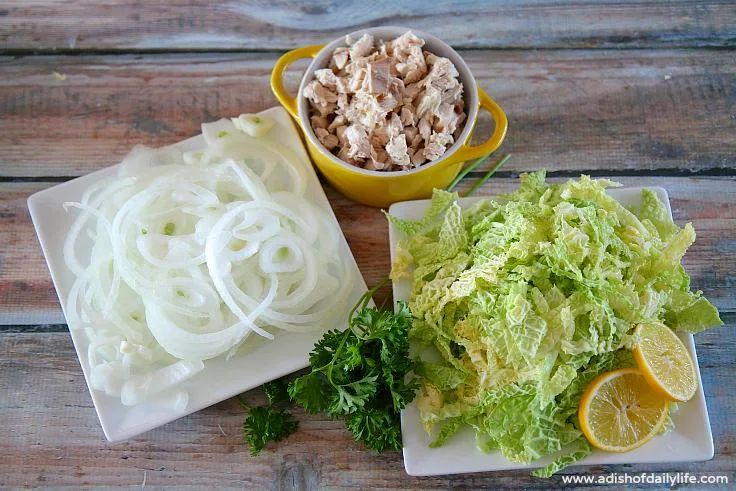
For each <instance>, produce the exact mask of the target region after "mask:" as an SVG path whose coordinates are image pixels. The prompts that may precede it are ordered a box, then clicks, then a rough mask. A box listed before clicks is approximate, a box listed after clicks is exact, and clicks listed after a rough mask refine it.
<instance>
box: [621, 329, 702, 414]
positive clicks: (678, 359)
mask: <svg viewBox="0 0 736 491" xmlns="http://www.w3.org/2000/svg"><path fill="white" fill-rule="evenodd" d="M635 336H636V338H637V344H636V346H634V349H633V350H632V352H633V355H634V359H635V360H636V364H637V366H638V367H639V369H640V370H641V372H642V374H643V375H644V378H645V379H646V380H647V382H649V385H651V386H652V389H654V390H655V391H657V392H658V393H659V394H661V395H662V396H663V397H665V398H667V399H668V400H670V401H676V402H684V401H687V400H689V399H690V398H692V397H693V396H694V395H695V391H696V390H698V380H697V377H696V374H695V363H693V360H692V359H691V358H690V354H689V353H688V352H687V348H686V347H685V344H684V343H683V342H682V341H681V340H680V338H678V337H677V335H676V334H675V333H674V332H672V329H670V328H669V327H667V326H665V325H664V324H659V323H657V324H639V326H638V327H637V328H636V332H635Z"/></svg>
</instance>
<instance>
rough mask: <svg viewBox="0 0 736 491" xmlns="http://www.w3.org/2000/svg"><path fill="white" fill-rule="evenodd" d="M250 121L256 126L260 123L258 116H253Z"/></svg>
mask: <svg viewBox="0 0 736 491" xmlns="http://www.w3.org/2000/svg"><path fill="white" fill-rule="evenodd" d="M251 121H253V122H254V123H255V124H258V123H260V122H261V118H259V117H258V116H253V118H251Z"/></svg>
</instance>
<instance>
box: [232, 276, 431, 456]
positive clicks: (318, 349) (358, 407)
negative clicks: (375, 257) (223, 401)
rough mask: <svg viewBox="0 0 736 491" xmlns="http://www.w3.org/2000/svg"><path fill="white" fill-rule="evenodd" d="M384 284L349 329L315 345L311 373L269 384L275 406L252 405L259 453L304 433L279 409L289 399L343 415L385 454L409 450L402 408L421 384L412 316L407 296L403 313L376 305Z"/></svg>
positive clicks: (249, 432)
mask: <svg viewBox="0 0 736 491" xmlns="http://www.w3.org/2000/svg"><path fill="white" fill-rule="evenodd" d="M384 283H385V282H384ZM384 283H381V284H379V285H378V286H376V287H375V288H373V289H372V290H369V291H368V292H366V293H365V294H364V295H363V296H362V297H361V298H360V300H359V301H358V303H357V304H356V305H355V307H354V308H353V310H352V311H351V312H350V316H349V318H350V321H349V325H348V328H347V329H346V330H345V331H340V330H337V329H334V330H331V331H328V332H326V333H325V334H324V335H323V336H322V339H320V340H319V341H318V342H317V343H316V344H315V345H314V348H313V350H312V352H311V353H310V354H309V365H310V369H311V370H310V372H309V373H307V374H305V375H302V376H301V377H298V378H296V379H294V380H293V381H292V382H291V383H289V384H288V390H287V384H286V383H285V382H284V381H282V380H276V381H274V382H269V383H267V384H264V386H263V390H264V392H265V393H266V396H267V397H268V400H269V403H268V405H267V406H261V407H254V408H249V414H248V418H247V419H246V420H245V424H244V425H243V430H244V436H245V441H246V443H248V445H250V447H251V454H252V455H258V453H260V452H261V450H263V448H265V446H266V445H267V444H268V443H269V442H277V441H279V440H282V439H284V438H286V437H287V436H289V435H291V434H292V433H293V432H294V431H296V429H297V421H296V420H295V419H294V418H293V416H292V415H291V413H289V412H288V411H287V410H286V409H284V408H283V407H279V406H283V405H285V404H286V403H288V402H289V401H292V402H294V403H296V404H298V405H300V406H302V407H303V408H304V410H305V411H306V412H308V413H312V414H315V413H326V414H327V415H328V416H330V417H331V418H333V419H342V420H343V421H344V422H345V426H346V427H347V429H348V430H350V432H351V433H352V434H353V438H354V439H355V440H357V441H361V442H363V443H365V444H366V445H367V446H368V447H370V448H371V449H373V450H375V451H377V452H383V451H384V450H400V449H401V421H400V412H401V410H402V409H403V408H404V407H405V406H406V405H407V404H408V403H409V402H411V401H412V399H413V398H414V393H415V392H416V390H417V388H418V383H417V381H416V378H415V376H414V374H413V372H412V369H413V362H412V360H411V359H410V358H409V336H408V333H409V328H410V327H411V324H412V315H411V312H410V311H409V307H408V306H407V305H406V303H404V302H399V303H398V305H397V311H396V313H393V312H390V311H388V310H379V309H375V308H372V307H368V302H369V301H370V299H371V297H372V296H373V294H374V293H375V292H376V290H377V289H378V288H380V287H381V286H383V284H384ZM241 403H242V404H243V405H244V406H246V407H247V405H246V404H245V403H244V402H243V401H241Z"/></svg>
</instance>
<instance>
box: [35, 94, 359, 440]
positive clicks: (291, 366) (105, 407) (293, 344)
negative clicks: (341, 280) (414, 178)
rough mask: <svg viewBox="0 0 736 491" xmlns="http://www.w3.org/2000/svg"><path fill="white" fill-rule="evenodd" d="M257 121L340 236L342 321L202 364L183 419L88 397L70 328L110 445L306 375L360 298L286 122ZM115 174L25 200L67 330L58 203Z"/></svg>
mask: <svg viewBox="0 0 736 491" xmlns="http://www.w3.org/2000/svg"><path fill="white" fill-rule="evenodd" d="M260 114H261V115H262V116H264V117H268V118H273V119H274V120H276V125H275V126H274V128H273V129H272V130H271V131H270V132H269V133H268V134H267V136H266V137H267V138H269V139H270V140H271V141H272V142H273V143H278V144H279V145H285V146H287V147H288V148H289V149H291V150H292V151H294V152H296V153H297V155H299V156H300V157H301V159H300V162H299V163H295V164H297V165H299V164H300V165H304V166H305V170H306V175H307V176H308V184H307V198H308V199H310V200H311V201H312V202H313V203H315V204H317V205H318V206H320V207H321V208H322V209H323V210H325V211H326V212H328V213H329V215H330V216H331V217H332V222H333V224H334V226H335V228H336V229H337V230H338V231H339V237H340V242H341V244H340V248H339V250H340V253H341V254H342V255H343V257H344V260H345V261H347V264H348V266H349V267H351V268H352V269H353V272H352V273H353V274H352V277H353V278H354V282H353V284H351V285H343V286H344V287H345V288H350V289H351V290H352V291H351V294H350V296H349V298H348V301H347V306H346V309H345V310H346V315H345V318H343V319H341V320H340V322H339V323H338V324H337V325H332V326H323V327H321V328H319V329H317V330H316V331H313V332H309V333H289V332H280V333H278V334H276V339H275V340H273V341H270V342H262V343H260V344H258V346H257V347H255V348H253V349H251V350H247V348H245V346H244V347H243V350H241V352H240V353H238V354H237V355H236V356H234V357H233V358H231V359H230V360H228V361H225V360H224V358H223V357H222V356H220V357H218V358H215V359H212V360H208V361H206V362H205V368H204V370H203V371H202V372H200V373H199V374H197V375H196V376H194V377H193V378H191V379H190V380H188V381H186V382H184V383H183V384H182V386H181V387H182V388H183V389H186V390H188V391H189V405H188V406H187V410H186V412H185V413H177V412H174V411H172V410H171V409H168V408H165V407H159V406H154V405H152V404H140V405H138V406H134V407H127V406H123V405H122V404H121V403H120V399H119V398H114V397H110V396H107V395H105V393H104V392H100V391H96V390H93V389H92V388H91V387H90V384H89V365H88V363H87V346H88V344H89V343H88V341H87V336H86V335H85V333H84V331H83V330H79V329H74V328H75V327H77V326H73V325H70V326H69V327H70V332H71V336H72V341H73V343H74V348H75V349H76V351H77V356H78V357H79V363H80V365H81V366H82V371H83V372H84V377H85V379H86V380H87V386H88V388H89V390H90V394H91V395H92V401H93V403H94V406H95V409H96V411H97V416H98V417H99V418H100V423H101V425H102V429H103V431H104V433H105V436H106V437H107V439H108V440H110V441H111V442H112V441H119V440H124V439H127V438H131V437H133V436H135V435H138V434H140V433H143V432H145V431H148V430H150V429H153V428H156V427H158V426H161V425H163V424H165V423H168V422H170V421H173V420H175V419H178V418H180V417H182V416H185V415H187V414H191V413H193V412H195V411H199V410H200V409H203V408H205V407H208V406H211V405H212V404H215V403H217V402H220V401H223V400H225V399H228V398H230V397H233V396H235V395H237V394H240V393H241V392H245V391H246V390H248V389H251V388H253V387H257V386H259V385H261V384H263V383H264V382H268V381H269V380H273V379H275V378H278V377H281V376H283V375H286V374H288V373H291V372H294V371H296V370H299V369H301V368H304V367H306V366H307V365H308V363H309V362H308V360H309V352H310V351H311V349H312V346H313V345H314V343H315V342H316V341H318V340H319V339H320V338H321V337H322V334H323V333H324V332H325V331H327V330H329V329H334V328H339V329H344V327H345V326H346V321H347V310H349V308H350V306H351V305H353V304H354V303H355V302H357V301H358V298H360V296H361V295H362V294H363V293H364V292H365V291H366V286H365V282H364V281H363V277H362V276H361V275H360V271H359V270H358V266H357V264H356V263H355V259H354V258H353V255H352V253H351V252H350V248H349V247H348V244H347V241H346V240H345V237H344V235H343V234H342V231H341V230H340V225H339V224H338V222H337V219H336V218H335V215H334V213H333V211H332V208H331V207H330V204H329V202H328V201H327V197H326V196H325V193H324V191H323V189H322V186H321V185H320V183H319V180H318V179H317V174H316V172H315V171H314V168H313V167H312V165H311V164H310V161H309V158H308V157H307V154H306V152H305V151H304V147H303V146H302V143H301V140H300V138H299V135H298V133H297V132H296V129H295V128H294V124H293V122H292V121H291V118H290V117H289V115H288V114H287V113H286V111H284V110H283V109H282V108H280V107H275V108H271V109H268V110H266V111H264V112H262V113H260ZM203 141H204V138H203V137H202V136H201V135H198V136H195V137H193V138H189V139H188V140H184V141H182V142H179V143H177V144H175V145H173V146H174V147H176V148H178V149H180V150H182V151H188V150H193V149H196V148H198V147H201V146H202V145H203ZM116 168H117V166H112V167H108V168H106V169H102V170H100V171H97V172H93V173H91V174H88V175H86V176H83V177H80V178H78V179H74V180H71V181H68V182H65V183H63V184H59V185H58V186H54V187H52V188H49V189H45V190H43V191H40V192H38V193H36V194H34V195H33V196H31V197H30V198H28V209H29V210H30V212H31V218H32V219H33V225H34V227H35V228H36V233H37V234H38V239H39V241H40V243H41V248H42V249H43V253H44V256H45V257H46V262H47V264H48V266H49V271H50V272H51V277H52V279H53V282H54V287H55V288H56V293H57V295H58V296H59V301H60V302H61V308H62V310H63V311H64V316H65V317H66V319H67V322H68V321H69V316H68V315H67V305H66V300H67V298H68V296H69V290H70V288H71V286H72V283H73V282H74V276H73V275H72V273H71V271H69V269H68V268H67V267H66V266H65V264H64V257H63V250H62V249H63V248H62V245H63V243H64V239H65V237H66V234H67V231H68V230H69V228H70V227H71V224H72V222H73V221H74V219H75V217H76V213H75V212H73V211H72V212H70V213H67V212H65V211H64V209H63V208H62V203H64V202H65V201H79V200H80V198H81V196H82V193H83V192H84V190H85V189H87V187H88V186H90V185H91V184H93V183H95V182H97V181H99V180H100V179H104V178H106V177H108V176H110V175H112V174H113V173H114V172H115V171H116ZM246 345H247V343H246ZM242 351H247V352H242Z"/></svg>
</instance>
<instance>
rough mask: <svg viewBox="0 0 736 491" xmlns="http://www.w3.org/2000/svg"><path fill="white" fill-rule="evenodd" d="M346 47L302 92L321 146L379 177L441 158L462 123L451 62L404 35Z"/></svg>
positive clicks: (364, 39)
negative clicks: (381, 173) (378, 173)
mask: <svg viewBox="0 0 736 491" xmlns="http://www.w3.org/2000/svg"><path fill="white" fill-rule="evenodd" d="M345 42H346V45H347V46H341V47H338V48H335V50H334V51H333V52H332V57H331V59H330V62H329V64H328V68H324V69H321V70H317V71H315V72H314V80H312V81H311V82H309V83H308V84H307V85H306V86H305V87H304V90H303V91H302V96H303V97H305V98H306V99H308V101H309V106H310V108H311V112H310V122H311V125H312V128H313V130H314V133H315V135H316V136H317V139H318V140H319V141H320V143H322V145H324V147H325V148H326V149H327V150H329V151H331V152H333V153H334V154H335V155H336V156H337V157H338V158H340V159H342V160H344V161H346V162H348V163H349V164H351V165H355V166H359V167H363V168H364V169H368V170H375V171H382V172H390V171H397V170H408V169H413V168H415V167H418V166H420V165H422V164H424V163H426V162H428V161H432V160H436V159H438V158H440V157H442V155H444V153H445V152H446V151H447V148H449V147H450V146H451V145H452V144H453V143H454V142H455V139H456V138H458V137H459V136H460V134H461V132H462V129H463V123H464V122H465V119H466V114H465V102H464V100H463V85H462V84H461V83H460V81H459V80H458V77H459V75H458V71H457V69H456V67H455V66H454V65H453V63H452V62H451V61H450V60H449V59H448V58H444V57H440V56H436V55H435V54H433V53H430V52H429V51H426V50H424V49H423V48H424V44H425V43H424V40H423V39H421V38H419V37H417V36H416V35H415V34H414V33H412V32H411V31H409V32H406V33H404V34H402V35H401V36H399V37H397V38H396V39H393V40H391V41H384V40H380V39H379V40H376V39H374V38H373V36H371V35H369V34H364V35H363V36H361V37H360V39H358V40H353V39H349V38H347V37H346V39H345Z"/></svg>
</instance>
